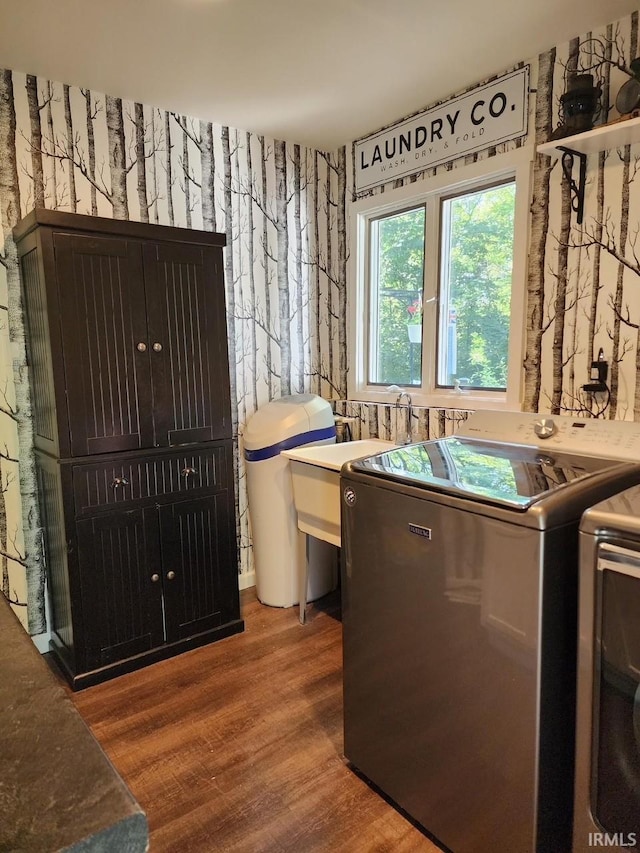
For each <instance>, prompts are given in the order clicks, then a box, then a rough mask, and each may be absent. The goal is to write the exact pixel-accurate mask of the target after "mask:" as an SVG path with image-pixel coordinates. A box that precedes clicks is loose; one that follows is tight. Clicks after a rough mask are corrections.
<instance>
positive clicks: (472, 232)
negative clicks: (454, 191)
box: [438, 182, 516, 390]
mask: <svg viewBox="0 0 640 853" xmlns="http://www.w3.org/2000/svg"><path fill="white" fill-rule="evenodd" d="M515 197H516V187H515V182H513V183H508V184H503V185H501V186H497V187H491V188H488V189H483V190H479V191H476V192H472V193H468V194H466V195H461V196H457V197H456V198H451V199H447V200H446V201H443V203H442V216H441V238H440V239H441V274H440V304H439V308H440V318H439V341H438V385H440V386H449V387H450V386H453V385H455V384H457V383H459V384H460V385H462V386H467V387H470V388H485V389H497V390H498V389H499V390H503V389H505V388H506V386H507V358H508V350H509V321H510V302H511V272H512V266H513V227H514V209H515Z"/></svg>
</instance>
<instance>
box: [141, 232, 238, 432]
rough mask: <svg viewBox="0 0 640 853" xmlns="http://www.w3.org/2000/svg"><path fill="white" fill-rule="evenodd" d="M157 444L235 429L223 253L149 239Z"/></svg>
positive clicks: (147, 275) (146, 250)
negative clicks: (232, 411)
mask: <svg viewBox="0 0 640 853" xmlns="http://www.w3.org/2000/svg"><path fill="white" fill-rule="evenodd" d="M143 251H144V275H145V291H146V299H147V312H148V321H149V343H150V349H151V352H150V357H151V371H152V382H153V409H154V425H155V444H156V446H158V447H164V446H166V445H172V444H187V443H189V442H198V441H211V440H212V439H217V438H227V437H229V436H230V435H231V422H230V407H229V363H228V356H227V326H226V316H225V300H224V281H223V275H222V252H221V250H220V249H218V248H211V247H208V246H195V245H187V246H185V245H183V244H177V243H176V244H172V243H151V244H145V245H144V250H143Z"/></svg>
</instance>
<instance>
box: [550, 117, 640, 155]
mask: <svg viewBox="0 0 640 853" xmlns="http://www.w3.org/2000/svg"><path fill="white" fill-rule="evenodd" d="M634 142H640V118H630V119H626V121H617V122H615V123H614V124H605V125H602V126H601V127H594V129H593V130H586V131H584V133H576V134H574V135H573V136H565V137H564V139H554V140H552V141H551V142H544V143H543V144H542V145H538V146H537V150H538V151H539V152H540V153H541V154H547V155H549V156H551V155H552V154H554V153H558V152H562V151H564V150H565V149H567V148H569V149H571V150H572V151H575V152H577V153H578V154H597V153H598V152H599V151H606V150H608V149H611V148H621V147H622V146H623V145H633V143H634Z"/></svg>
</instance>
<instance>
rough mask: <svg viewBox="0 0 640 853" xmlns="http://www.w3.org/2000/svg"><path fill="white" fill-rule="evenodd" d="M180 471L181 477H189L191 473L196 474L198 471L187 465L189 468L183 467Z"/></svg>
mask: <svg viewBox="0 0 640 853" xmlns="http://www.w3.org/2000/svg"><path fill="white" fill-rule="evenodd" d="M180 473H181V474H182V476H183V477H191V476H192V475H193V474H197V473H198V472H197V471H196V469H195V468H190V467H189V468H183V469H182V471H181V472H180Z"/></svg>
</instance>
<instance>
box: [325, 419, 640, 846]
mask: <svg viewBox="0 0 640 853" xmlns="http://www.w3.org/2000/svg"><path fill="white" fill-rule="evenodd" d="M631 459H633V460H640V425H638V424H632V423H621V422H610V421H596V420H592V421H582V420H577V421H576V420H573V419H571V418H566V417H557V418H553V419H547V418H540V417H539V416H536V415H526V414H524V415H520V414H513V413H497V412H478V413H476V414H474V415H472V416H471V417H470V419H469V420H468V421H467V422H466V423H465V424H464V425H463V426H462V428H461V429H460V430H459V432H458V434H457V436H455V437H451V438H445V439H441V440H436V441H430V442H424V443H421V444H417V445H410V446H407V447H403V448H397V449H395V450H391V451H388V452H385V453H382V454H379V455H376V456H373V457H370V458H369V459H366V460H360V461H354V462H352V463H349V464H347V465H346V466H345V467H344V468H343V469H342V477H341V489H342V500H343V504H342V524H343V528H342V542H343V565H342V571H343V578H342V584H343V586H342V596H343V598H342V601H343V627H344V738H345V740H344V750H345V756H346V758H347V759H348V760H349V761H350V762H351V764H352V765H353V766H354V767H355V768H357V769H358V770H359V771H360V772H361V773H362V774H363V775H364V776H365V777H367V778H368V779H369V780H370V781H371V782H373V783H374V784H375V785H376V786H378V788H379V789H381V790H382V791H383V792H384V793H385V794H387V795H388V796H389V797H390V798H391V799H392V800H394V801H395V802H396V803H397V804H398V805H399V806H400V807H402V808H403V809H404V810H405V811H406V812H407V813H408V814H409V815H411V816H412V817H413V818H414V819H415V820H417V821H418V822H419V823H420V824H421V825H422V826H423V827H424V828H425V829H426V830H427V831H428V832H429V833H430V834H432V835H433V836H434V837H435V838H436V839H437V840H438V841H439V842H440V843H441V844H444V845H446V847H447V848H449V849H450V850H452V851H455V853H496V851H500V853H502V851H505V853H506V852H507V851H508V853H529V851H538V853H541V852H542V851H545V853H565V851H569V850H570V849H571V827H572V806H573V775H574V731H575V718H574V712H575V674H576V632H577V572H578V524H579V520H580V517H581V515H582V513H583V511H584V509H585V508H586V507H588V506H590V505H593V504H594V503H596V502H598V501H600V500H602V499H604V498H605V497H607V496H609V495H611V494H613V493H614V492H618V491H621V490H622V489H624V488H626V487H628V486H630V485H632V484H636V483H640V464H638V462H631V461H620V460H631Z"/></svg>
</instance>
